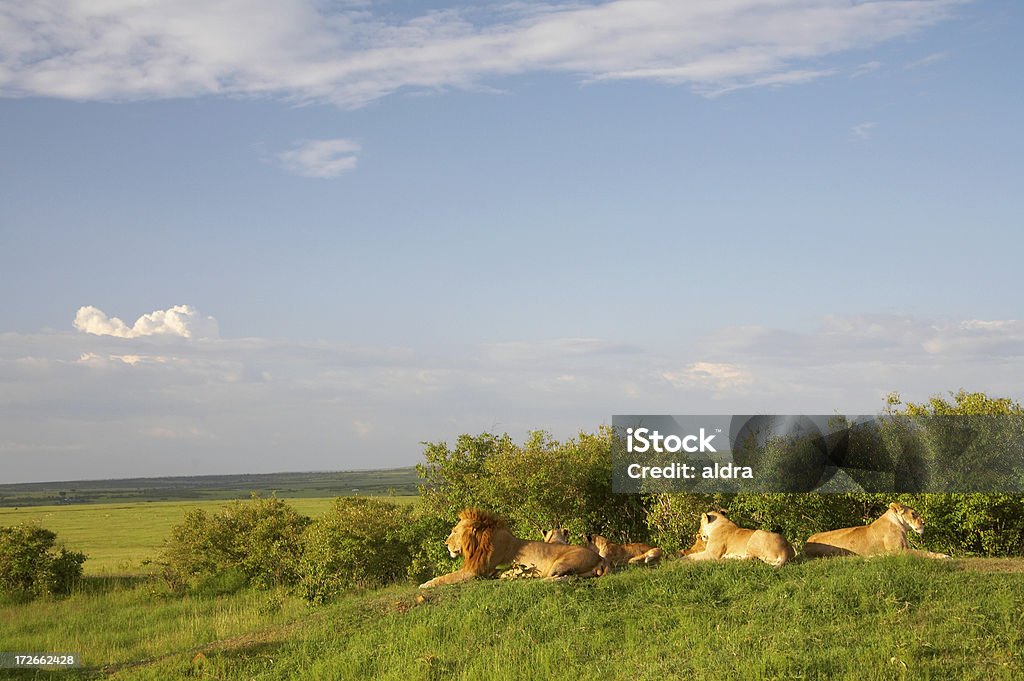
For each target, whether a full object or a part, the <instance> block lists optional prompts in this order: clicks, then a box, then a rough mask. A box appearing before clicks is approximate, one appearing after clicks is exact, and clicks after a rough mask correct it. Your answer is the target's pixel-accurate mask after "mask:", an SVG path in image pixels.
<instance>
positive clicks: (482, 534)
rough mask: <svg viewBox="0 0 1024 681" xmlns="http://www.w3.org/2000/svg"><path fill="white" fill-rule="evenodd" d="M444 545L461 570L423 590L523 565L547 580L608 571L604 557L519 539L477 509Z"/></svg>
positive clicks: (463, 518) (502, 523) (466, 513)
mask: <svg viewBox="0 0 1024 681" xmlns="http://www.w3.org/2000/svg"><path fill="white" fill-rule="evenodd" d="M445 545H446V546H447V547H448V553H449V554H451V556H452V558H455V557H457V556H462V569H460V570H457V571H456V572H452V573H449V574H447V575H441V576H440V577H435V578H434V579H432V580H430V581H429V582H426V583H424V584H420V588H421V589H428V588H430V587H434V586H441V585H442V584H458V583H460V582H466V581H469V580H471V579H475V578H477V577H485V576H489V575H491V574H492V573H493V572H494V571H495V569H497V568H498V567H500V566H502V565H521V566H523V567H524V569H525V570H527V571H529V572H531V573H533V572H534V571H535V574H536V575H537V576H538V577H546V578H548V579H558V578H561V577H568V576H570V575H577V576H579V577H600V576H601V575H603V574H605V572H607V571H608V566H607V564H606V563H605V562H604V560H603V559H602V558H601V556H599V555H597V554H596V553H594V552H593V551H591V550H590V549H585V548H583V547H582V546H571V545H565V544H546V543H544V542H539V541H527V540H525V539H519V538H518V537H516V536H514V535H513V534H512V533H511V532H510V531H509V529H508V527H507V526H506V525H505V521H504V520H502V519H501V518H499V517H498V516H496V515H493V514H491V513H488V512H487V511H482V510H480V509H478V508H467V509H464V510H463V511H462V512H461V513H460V514H459V522H458V524H457V525H456V526H455V527H454V528H453V529H452V533H451V534H449V535H448V539H447V540H445Z"/></svg>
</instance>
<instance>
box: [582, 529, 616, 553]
mask: <svg viewBox="0 0 1024 681" xmlns="http://www.w3.org/2000/svg"><path fill="white" fill-rule="evenodd" d="M584 540H585V541H586V543H585V544H584V546H586V547H587V548H588V549H590V550H591V551H593V552H594V553H596V554H598V555H600V556H603V555H605V552H606V551H607V550H608V546H609V545H610V544H611V542H610V541H608V539H607V538H606V537H603V536H601V535H599V534H588V535H586V536H585V537H584Z"/></svg>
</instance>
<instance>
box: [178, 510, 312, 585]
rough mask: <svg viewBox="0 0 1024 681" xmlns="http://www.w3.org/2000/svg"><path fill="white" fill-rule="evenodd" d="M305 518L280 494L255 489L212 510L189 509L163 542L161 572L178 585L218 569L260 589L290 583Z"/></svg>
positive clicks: (294, 577)
mask: <svg viewBox="0 0 1024 681" xmlns="http://www.w3.org/2000/svg"><path fill="white" fill-rule="evenodd" d="M310 522H312V521H311V520H310V519H309V518H308V517H306V516H304V515H301V514H300V513H298V512H297V511H296V510H295V509H293V508H292V507H291V506H289V505H288V504H286V503H285V502H284V501H282V500H281V499H278V498H276V497H269V498H261V497H259V496H258V495H255V494H254V495H253V497H252V499H250V500H249V501H244V502H243V501H233V502H231V503H230V504H228V505H226V506H224V507H223V508H222V509H221V510H220V511H217V512H216V513H212V514H211V513H207V512H206V511H204V510H202V509H195V510H192V511H189V512H188V513H187V514H186V515H185V519H184V520H183V521H182V522H181V523H180V524H178V525H176V526H175V527H174V528H173V529H172V530H171V537H170V539H168V541H167V543H166V544H165V546H164V549H163V562H164V565H165V576H166V578H167V580H168V581H169V582H170V583H171V584H172V585H175V586H179V587H183V586H185V585H191V586H197V585H199V584H200V583H201V582H202V581H203V580H205V579H206V578H208V577H210V576H212V575H217V574H219V573H222V572H230V573H238V574H241V575H243V576H244V578H245V580H246V581H247V582H248V583H250V584H253V585H255V586H258V587H261V588H269V587H272V586H281V585H290V584H295V583H296V582H297V581H298V576H299V571H298V564H299V558H300V557H301V555H302V550H303V532H304V531H305V529H306V527H307V526H308V525H309V524H310ZM225 580H226V581H225V583H228V582H231V579H228V578H225Z"/></svg>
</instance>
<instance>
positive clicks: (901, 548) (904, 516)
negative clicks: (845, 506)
mask: <svg viewBox="0 0 1024 681" xmlns="http://www.w3.org/2000/svg"><path fill="white" fill-rule="evenodd" d="M907 530H913V531H914V532H917V533H918V534H924V519H923V518H921V516H920V515H918V513H917V511H915V510H914V509H912V508H910V507H909V506H904V505H902V504H895V503H893V504H889V508H888V509H886V511H885V513H883V514H882V517H881V518H879V519H878V520H876V521H875V522H873V523H871V524H870V525H862V526H861V527H844V528H843V529H841V530H832V531H830V532H819V533H818V534H815V535H811V537H810V538H808V540H807V543H806V544H804V555H805V556H807V557H808V558H821V557H824V556H877V555H880V554H884V553H910V554H913V555H915V556H923V557H925V558H949V556H947V555H946V554H944V553H932V552H931V551H918V550H917V549H912V548H910V544H909V543H908V542H907Z"/></svg>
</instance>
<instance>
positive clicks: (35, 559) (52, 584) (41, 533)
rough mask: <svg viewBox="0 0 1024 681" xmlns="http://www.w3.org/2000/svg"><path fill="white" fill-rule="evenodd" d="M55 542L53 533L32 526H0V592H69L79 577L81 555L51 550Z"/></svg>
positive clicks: (20, 594) (24, 595)
mask: <svg viewBox="0 0 1024 681" xmlns="http://www.w3.org/2000/svg"><path fill="white" fill-rule="evenodd" d="M56 539H57V535H56V534H54V533H53V532H51V531H49V530H46V529H43V528H41V527H38V526H35V525H16V526H14V527H0V593H4V594H7V595H11V596H18V597H32V596H37V595H43V594H52V595H64V594H68V593H70V592H71V587H72V586H73V585H74V583H75V582H76V581H77V580H78V579H79V578H80V577H81V576H82V563H84V562H85V554H82V553H78V552H74V551H68V550H67V549H65V548H64V547H63V546H61V547H55V546H54V544H55V542H56Z"/></svg>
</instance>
